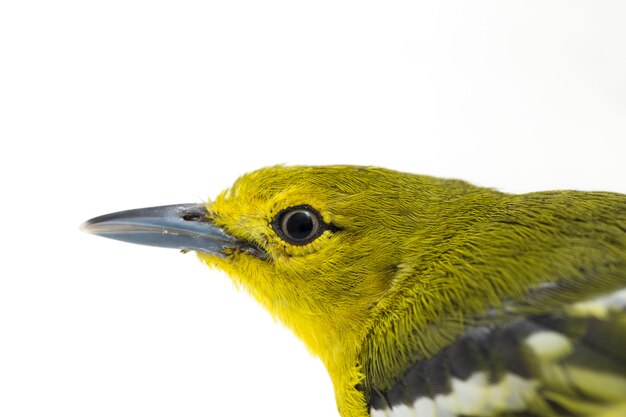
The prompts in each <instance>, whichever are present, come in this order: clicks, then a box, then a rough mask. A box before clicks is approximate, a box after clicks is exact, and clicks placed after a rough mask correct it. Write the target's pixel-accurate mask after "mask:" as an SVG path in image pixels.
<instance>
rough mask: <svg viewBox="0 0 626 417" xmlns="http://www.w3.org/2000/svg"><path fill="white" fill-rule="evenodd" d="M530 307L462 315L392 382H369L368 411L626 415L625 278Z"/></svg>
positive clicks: (423, 415)
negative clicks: (595, 292)
mask: <svg viewBox="0 0 626 417" xmlns="http://www.w3.org/2000/svg"><path fill="white" fill-rule="evenodd" d="M542 290H543V291H549V288H546V289H542ZM539 292H540V291H539ZM534 295H536V296H537V298H536V299H534V300H532V302H536V301H537V300H540V299H541V295H542V294H534ZM527 307H528V306H525V305H523V303H520V305H509V306H507V307H506V308H505V309H503V310H501V311H499V312H494V311H489V312H487V313H486V314H485V315H483V316H481V317H476V318H474V319H473V320H467V325H466V328H465V330H464V331H462V332H460V334H458V336H456V337H455V338H454V339H453V340H452V342H451V343H449V344H448V345H447V346H446V347H444V348H443V349H441V350H439V351H438V352H436V353H435V354H433V355H432V356H430V357H426V358H421V359H418V360H415V361H413V362H412V363H411V364H410V366H409V367H408V368H407V369H406V371H405V372H404V373H403V374H402V375H400V376H399V377H398V378H396V380H395V382H394V383H393V384H392V385H391V386H389V387H385V388H383V387H377V386H371V387H370V391H369V407H370V413H371V415H372V416H377V417H382V416H386V417H400V416H420V417H429V416H446V417H456V416H476V417H480V416H485V417H487V416H508V415H516V416H518V415H526V416H592V415H593V416H600V415H606V416H626V349H625V347H626V286H625V287H623V288H618V289H617V290H615V291H611V292H609V293H607V294H605V295H603V296H600V297H595V298H593V299H589V300H583V301H577V302H572V303H564V304H562V305H561V307H560V308H559V309H557V310H555V311H553V312H552V313H549V314H547V313H532V312H529V309H528V308H527Z"/></svg>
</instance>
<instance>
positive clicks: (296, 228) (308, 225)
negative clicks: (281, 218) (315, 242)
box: [285, 211, 314, 240]
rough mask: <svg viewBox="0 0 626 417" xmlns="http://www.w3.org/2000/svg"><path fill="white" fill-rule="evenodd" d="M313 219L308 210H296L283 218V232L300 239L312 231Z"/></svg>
mask: <svg viewBox="0 0 626 417" xmlns="http://www.w3.org/2000/svg"><path fill="white" fill-rule="evenodd" d="M313 228H314V225H313V219H312V217H311V213H309V212H308V211H297V212H294V213H293V214H292V215H291V216H289V217H287V218H286V219H285V232H286V233H287V234H288V235H289V237H291V238H293V239H296V240H302V239H306V238H307V237H309V236H310V235H311V233H312V232H313Z"/></svg>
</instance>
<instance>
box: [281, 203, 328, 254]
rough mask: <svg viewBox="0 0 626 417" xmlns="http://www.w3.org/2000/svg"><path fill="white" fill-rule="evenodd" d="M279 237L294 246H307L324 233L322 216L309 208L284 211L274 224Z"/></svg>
mask: <svg viewBox="0 0 626 417" xmlns="http://www.w3.org/2000/svg"><path fill="white" fill-rule="evenodd" d="M273 227H274V230H276V232H277V233H278V234H279V236H280V237H281V238H282V239H283V240H284V241H286V242H287V243H291V244H293V245H306V244H307V243H310V242H312V241H313V240H315V239H317V238H318V237H319V236H320V235H321V234H322V232H324V223H323V222H322V220H321V218H320V215H319V214H318V213H317V212H316V211H315V210H314V209H312V208H309V207H308V206H300V207H292V208H290V209H286V210H283V211H282V212H280V213H279V214H278V216H276V219H275V220H274V222H273Z"/></svg>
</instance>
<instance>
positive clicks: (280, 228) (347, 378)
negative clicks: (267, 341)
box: [82, 166, 626, 417]
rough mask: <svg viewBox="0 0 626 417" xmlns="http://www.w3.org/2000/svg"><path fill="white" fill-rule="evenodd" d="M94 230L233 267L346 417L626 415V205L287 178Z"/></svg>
mask: <svg viewBox="0 0 626 417" xmlns="http://www.w3.org/2000/svg"><path fill="white" fill-rule="evenodd" d="M82 228H83V230H85V231H87V232H90V233H94V234H96V235H100V236H104V237H108V238H112V239H119V240H123V241H127V242H132V243H140V244H147V245H153V246H162V247H170V248H178V249H182V250H185V251H188V250H191V251H196V252H197V253H198V256H199V257H200V259H201V260H202V261H203V262H205V263H206V264H208V265H210V266H215V267H217V268H220V269H222V270H224V271H226V273H228V275H229V276H230V277H231V278H232V279H233V280H234V281H235V282H236V283H237V284H238V286H240V287H243V288H245V289H246V290H247V291H248V292H249V293H250V294H251V295H252V296H253V297H254V298H255V299H256V300H258V302H259V303H261V304H262V305H263V306H264V307H265V308H267V309H268V310H269V311H270V312H271V313H272V315H274V316H275V317H277V318H278V319H279V320H280V321H281V322H282V323H283V324H284V325H285V326H287V327H288V328H290V329H291V330H292V331H293V332H294V333H295V334H296V335H297V336H298V337H299V338H300V339H302V341H303V342H304V343H305V344H306V346H308V348H309V349H310V351H311V352H312V353H313V354H314V355H316V356H318V357H319V358H320V359H321V360H322V362H323V363H324V365H325V366H326V368H327V370H328V372H329V374H330V377H331V379H332V382H333V385H334V388H335V394H336V401H337V406H338V410H339V413H340V414H341V415H342V416H343V417H366V416H376V417H381V416H393V417H400V416H416V417H434V416H437V417H455V416H468V417H469V416H475V417H487V416H518V417H522V416H526V417H530V416H536V417H539V416H541V417H544V416H546V417H547V416H554V417H566V416H577V417H582V416H601V417H618V416H626V195H622V194H616V193H609V192H577V191H551V192H536V193H530V194H523V195H512V194H506V193H502V192H498V191H495V190H493V189H488V188H481V187H476V186H473V185H470V184H468V183H466V182H463V181H458V180H448V179H439V178H433V177H428V176H422V175H413V174H406V173H400V172H395V171H391V170H387V169H381V168H374V167H357V166H319V167H305V166H273V167H269V168H264V169H260V170H258V171H255V172H251V173H248V174H245V175H243V176H242V177H240V178H239V179H238V180H237V181H236V182H235V183H234V185H233V186H232V187H230V188H229V189H227V190H226V191H224V192H222V193H221V194H220V195H219V196H218V197H217V198H216V199H215V200H213V201H209V202H207V203H206V204H179V205H170V206H163V207H153V208H145V209H138V210H129V211H123V212H119V213H113V214H108V215H104V216H101V217H96V218H94V219H92V220H89V221H88V222H86V223H85V224H84V225H83V227H82Z"/></svg>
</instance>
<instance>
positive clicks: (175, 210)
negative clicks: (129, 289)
mask: <svg viewBox="0 0 626 417" xmlns="http://www.w3.org/2000/svg"><path fill="white" fill-rule="evenodd" d="M472 189H474V187H472V186H470V185H468V184H466V183H464V182H461V181H451V180H441V179H437V178H432V177H426V176H418V175H410V174H403V173H399V172H395V171H390V170H385V169H380V168H367V167H355V166H325V167H302V166H292V167H285V166H274V167H269V168H264V169H261V170H258V171H254V172H251V173H248V174H246V175H243V176H242V177H240V178H239V179H238V180H237V181H236V182H235V183H234V184H233V185H232V186H231V187H230V188H228V189H226V190H225V191H224V192H222V193H221V194H220V195H219V196H217V197H216V198H215V199H213V200H211V201H209V202H207V203H205V204H180V205H170V206H162V207H153V208H146V209H137V210H129V211H124V212H118V213H113V214H109V215H105V216H101V217H97V218H94V219H92V220H90V221H88V222H86V223H85V224H84V225H83V230H85V231H87V232H90V233H94V234H97V235H100V236H104V237H109V238H113V239H118V240H123V241H127V242H132V243H140V244H148V245H153V246H162V247H170V248H178V249H182V250H185V251H188V250H193V251H196V252H197V253H198V256H199V257H200V259H201V260H202V261H203V262H205V263H206V264H208V265H209V266H212V267H217V268H218V269H221V270H224V271H225V272H226V273H227V274H228V275H229V276H230V277H231V278H232V279H233V281H234V282H235V283H236V284H237V286H239V287H241V288H244V289H245V290H246V291H248V292H249V293H250V294H251V295H252V296H253V297H254V298H256V299H257V300H258V301H259V302H260V303H261V304H262V305H263V306H264V307H265V308H267V309H268V310H269V311H270V312H271V313H272V315H274V316H275V317H276V318H278V319H279V320H280V321H282V322H283V323H284V324H285V325H286V326H287V327H289V328H291V329H292V330H293V331H294V333H295V334H296V335H297V336H298V337H299V338H300V339H302V340H303V341H304V343H305V344H306V345H307V346H308V348H309V349H310V350H311V351H312V352H313V353H314V354H315V355H317V356H319V357H320V358H321V359H322V361H323V362H324V363H325V365H326V366H327V368H328V370H329V373H330V375H331V378H333V379H334V382H335V385H337V383H338V381H337V380H336V378H335V377H336V376H338V375H346V370H345V369H344V368H345V367H346V366H354V363H355V362H356V357H357V355H358V349H359V347H360V346H362V341H363V339H364V338H365V337H366V333H367V331H368V328H369V326H370V325H371V322H372V317H373V316H374V315H375V311H376V307H377V305H378V304H379V303H380V302H381V300H384V299H385V297H386V296H387V295H388V294H389V293H390V292H391V290H392V287H393V281H394V277H396V275H397V273H398V271H399V270H401V269H402V268H404V267H405V265H403V256H404V255H403V254H404V253H405V252H406V251H407V248H409V247H410V248H411V250H412V251H413V253H418V254H419V256H422V257H424V259H425V260H427V258H428V257H429V256H435V255H434V254H433V248H438V247H439V248H441V245H437V244H435V242H436V241H437V240H441V241H445V239H446V236H448V235H449V234H450V229H451V228H453V227H454V224H455V222H456V221H457V220H455V219H456V217H455V216H453V215H451V214H448V213H447V211H448V207H451V206H454V207H456V208H457V209H458V207H459V205H458V204H453V205H449V204H446V202H447V201H451V199H454V197H455V196H461V195H465V194H467V193H468V192H469V191H470V190H472ZM445 216H448V217H449V218H450V221H448V222H437V221H434V219H437V218H442V217H445ZM458 222H462V220H458ZM442 225H445V226H442ZM426 263H427V262H426ZM347 374H348V375H352V376H353V377H354V378H353V379H354V380H352V381H343V382H342V383H346V384H352V385H354V383H355V382H358V376H357V375H356V373H352V374H350V373H347Z"/></svg>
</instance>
